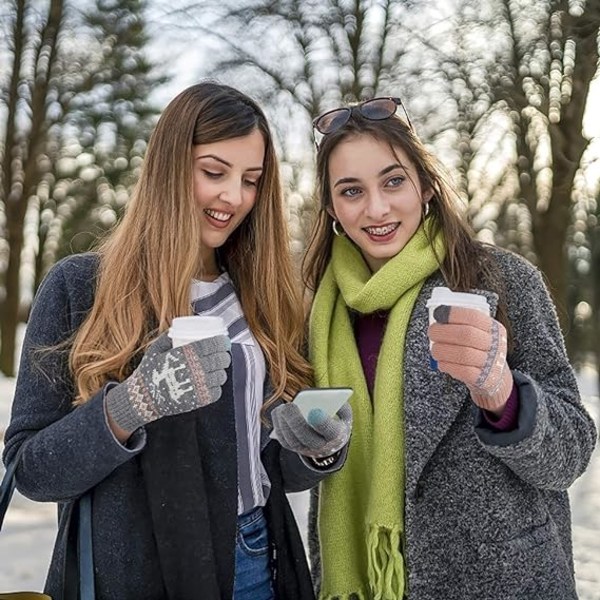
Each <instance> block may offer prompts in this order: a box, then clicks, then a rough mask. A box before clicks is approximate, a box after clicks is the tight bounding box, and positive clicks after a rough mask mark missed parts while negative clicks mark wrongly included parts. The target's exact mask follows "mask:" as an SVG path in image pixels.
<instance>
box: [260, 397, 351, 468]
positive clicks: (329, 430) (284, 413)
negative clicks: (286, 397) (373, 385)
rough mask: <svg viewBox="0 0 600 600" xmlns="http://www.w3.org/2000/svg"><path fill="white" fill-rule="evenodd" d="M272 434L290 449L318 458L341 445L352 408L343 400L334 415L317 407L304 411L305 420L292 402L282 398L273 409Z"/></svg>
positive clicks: (347, 437) (347, 429)
mask: <svg viewBox="0 0 600 600" xmlns="http://www.w3.org/2000/svg"><path fill="white" fill-rule="evenodd" d="M271 419H272V420H273V435H272V437H274V438H275V439H277V440H279V443H280V444H281V445H282V446H283V447H284V448H286V449H287V450H291V451H292V452H297V453H298V454H302V455H304V456H310V457H315V458H319V457H322V456H330V455H331V454H334V453H335V452H337V451H338V450H340V449H341V448H343V447H344V446H345V445H346V444H347V443H348V440H349V439H350V433H351V431H352V409H351V408H350V404H349V403H348V402H346V403H345V404H344V405H343V406H342V407H341V408H340V410H338V412H337V415H334V416H333V417H330V416H329V415H328V414H326V413H325V412H324V411H322V410H321V409H320V408H313V409H312V410H311V411H310V412H309V413H308V422H307V421H306V420H305V418H304V417H303V415H302V412H301V411H300V409H299V408H298V406H297V405H296V404H294V403H293V402H285V403H284V404H281V405H280V406H277V407H276V408H274V409H273V412H272V413H271Z"/></svg>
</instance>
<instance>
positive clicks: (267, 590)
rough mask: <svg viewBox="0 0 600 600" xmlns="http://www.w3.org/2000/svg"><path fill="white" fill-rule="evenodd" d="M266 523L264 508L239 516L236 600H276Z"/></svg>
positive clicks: (236, 554) (234, 596)
mask: <svg viewBox="0 0 600 600" xmlns="http://www.w3.org/2000/svg"><path fill="white" fill-rule="evenodd" d="M274 597H275V596H274V595H273V585H272V575H271V565H270V552H269V533H268V531H267V520H266V519H265V515H264V513H263V509H262V507H260V506H259V507H258V508H255V509H253V510H251V511H249V512H247V513H244V514H243V515H240V516H238V523H237V534H236V544H235V582H234V588H233V600H273V599H274Z"/></svg>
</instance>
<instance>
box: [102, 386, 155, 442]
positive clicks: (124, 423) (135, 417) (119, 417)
mask: <svg viewBox="0 0 600 600" xmlns="http://www.w3.org/2000/svg"><path fill="white" fill-rule="evenodd" d="M132 377H133V378H135V375H134V376H132ZM130 379H131V378H130ZM130 379H128V380H127V381H124V382H123V383H120V384H119V385H117V386H115V387H114V388H112V389H111V390H109V391H108V392H107V393H106V410H107V412H108V414H109V415H110V416H111V417H112V419H113V420H114V422H115V423H116V424H117V425H118V426H119V427H120V428H121V429H124V430H125V431H132V432H133V431H135V430H136V429H138V428H139V427H142V426H143V425H145V424H146V423H149V422H150V421H154V420H155V419H156V416H155V417H154V418H146V419H144V418H143V417H142V415H140V413H139V412H138V411H137V410H136V409H135V408H134V407H133V404H132V400H131V397H130V392H129V389H128V384H129V381H130ZM136 383H137V382H136Z"/></svg>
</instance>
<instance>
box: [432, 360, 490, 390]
mask: <svg viewBox="0 0 600 600" xmlns="http://www.w3.org/2000/svg"><path fill="white" fill-rule="evenodd" d="M438 369H439V370H440V371H442V372H443V373H447V374H448V375H450V377H452V378H453V379H458V381H462V382H463V383H465V384H467V385H472V386H474V385H475V384H476V382H477V380H478V379H479V375H480V374H481V369H480V368H478V367H468V366H464V365H457V364H454V363H449V362H438Z"/></svg>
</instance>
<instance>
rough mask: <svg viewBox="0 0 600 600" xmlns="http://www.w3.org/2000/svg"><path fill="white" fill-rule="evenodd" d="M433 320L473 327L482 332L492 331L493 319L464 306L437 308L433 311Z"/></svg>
mask: <svg viewBox="0 0 600 600" xmlns="http://www.w3.org/2000/svg"><path fill="white" fill-rule="evenodd" d="M433 318H434V319H435V320H436V322H437V323H451V324H454V325H471V326H472V327H477V328H478V329H481V330H482V331H490V329H491V327H492V321H493V319H492V317H490V316H489V315H486V314H484V313H482V312H481V311H480V310H477V309H475V308H465V307H464V306H445V305H440V306H437V307H436V308H435V309H434V311H433Z"/></svg>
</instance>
